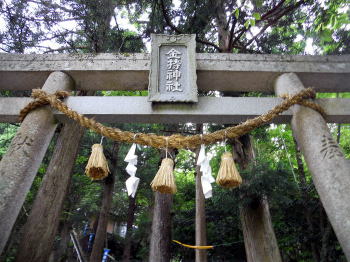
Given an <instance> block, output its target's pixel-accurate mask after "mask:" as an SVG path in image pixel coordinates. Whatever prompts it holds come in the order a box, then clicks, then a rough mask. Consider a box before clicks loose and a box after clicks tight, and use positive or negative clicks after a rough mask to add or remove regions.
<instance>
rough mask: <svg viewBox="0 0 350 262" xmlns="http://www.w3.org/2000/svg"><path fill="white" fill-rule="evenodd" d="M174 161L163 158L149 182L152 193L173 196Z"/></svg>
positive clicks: (174, 188)
mask: <svg viewBox="0 0 350 262" xmlns="http://www.w3.org/2000/svg"><path fill="white" fill-rule="evenodd" d="M173 168H174V161H173V160H172V159H171V158H164V159H163V160H162V164H161V165H160V168H159V170H158V172H157V174H156V176H155V177H154V179H153V181H152V182H151V187H152V189H153V191H158V192H160V193H165V194H175V193H176V184H175V178H174V172H173Z"/></svg>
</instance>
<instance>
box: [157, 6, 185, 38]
mask: <svg viewBox="0 0 350 262" xmlns="http://www.w3.org/2000/svg"><path fill="white" fill-rule="evenodd" d="M160 6H161V8H162V13H163V17H164V19H165V22H166V23H167V25H168V26H169V27H170V28H171V29H172V30H174V31H175V32H176V33H178V34H183V32H182V31H181V30H180V29H179V28H177V27H176V26H175V25H174V24H173V23H172V22H171V18H170V17H169V15H168V12H167V10H166V8H165V5H164V0H161V1H160Z"/></svg>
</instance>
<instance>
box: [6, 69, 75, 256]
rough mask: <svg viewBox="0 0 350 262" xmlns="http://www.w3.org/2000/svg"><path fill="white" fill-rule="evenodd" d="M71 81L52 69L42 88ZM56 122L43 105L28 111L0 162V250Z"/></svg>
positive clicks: (71, 83)
mask: <svg viewBox="0 0 350 262" xmlns="http://www.w3.org/2000/svg"><path fill="white" fill-rule="evenodd" d="M73 87H74V81H73V80H72V79H71V78H70V77H69V76H68V75H67V74H65V73H63V72H53V73H51V74H50V76H49V77H48V79H47V80H46V82H45V84H44V86H43V88H42V89H43V90H45V91H46V92H48V93H54V92H56V91H58V90H71V89H72V88H73ZM56 126H57V123H56V121H55V119H54V117H53V115H52V114H51V110H50V109H49V108H47V107H43V108H38V109H36V110H35V111H33V112H30V113H29V114H28V115H27V117H26V118H25V119H24V121H23V122H22V124H21V127H20V128H19V130H18V132H17V134H16V136H15V137H14V138H13V140H12V142H11V144H10V147H9V149H8V151H7V152H6V154H5V155H4V157H3V158H2V160H1V162H0V232H1V233H0V234H1V237H0V253H1V252H2V251H3V249H4V247H5V244H6V242H7V239H8V237H9V235H10V233H11V230H12V227H13V225H14V223H15V221H16V218H17V216H18V214H19V212H20V209H21V207H22V205H23V202H24V200H25V197H26V195H27V193H28V191H29V189H30V187H31V185H32V182H33V180H34V177H35V175H36V174H37V171H38V169H39V166H40V164H41V161H42V159H43V157H44V155H45V152H46V149H47V147H48V146H49V143H50V141H51V138H52V136H53V134H54V132H55V129H56Z"/></svg>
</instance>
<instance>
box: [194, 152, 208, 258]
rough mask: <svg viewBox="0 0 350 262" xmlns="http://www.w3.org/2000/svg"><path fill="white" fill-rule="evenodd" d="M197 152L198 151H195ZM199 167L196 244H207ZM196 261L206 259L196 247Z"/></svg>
mask: <svg viewBox="0 0 350 262" xmlns="http://www.w3.org/2000/svg"><path fill="white" fill-rule="evenodd" d="M197 154H198V152H197ZM199 169H200V167H199V166H197V167H196V246H206V245H207V228H206V221H205V198H204V194H203V189H202V182H201V176H202V173H201V172H200V171H199ZM195 252H196V262H206V261H207V251H206V250H204V249H203V250H201V249H196V250H195Z"/></svg>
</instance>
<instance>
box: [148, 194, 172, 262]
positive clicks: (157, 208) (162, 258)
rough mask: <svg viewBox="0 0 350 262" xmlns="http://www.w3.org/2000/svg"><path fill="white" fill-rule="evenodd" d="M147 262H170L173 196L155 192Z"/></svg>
mask: <svg viewBox="0 0 350 262" xmlns="http://www.w3.org/2000/svg"><path fill="white" fill-rule="evenodd" d="M154 195H155V200H154V210H153V220H152V234H151V245H150V255H149V261H152V262H167V261H170V243H171V242H170V241H171V213H170V211H171V206H172V203H173V195H171V194H162V193H159V192H155V193H154Z"/></svg>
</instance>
